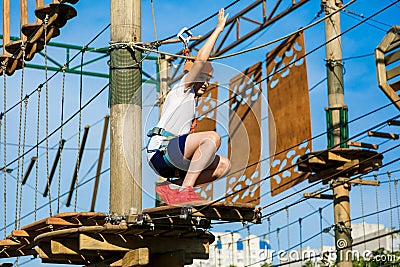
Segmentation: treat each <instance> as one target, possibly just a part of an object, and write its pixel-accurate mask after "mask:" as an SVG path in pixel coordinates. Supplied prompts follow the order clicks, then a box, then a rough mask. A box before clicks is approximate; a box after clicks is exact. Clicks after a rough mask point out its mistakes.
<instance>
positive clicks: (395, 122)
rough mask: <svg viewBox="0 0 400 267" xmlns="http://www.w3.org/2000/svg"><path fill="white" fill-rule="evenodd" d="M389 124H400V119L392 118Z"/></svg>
mask: <svg viewBox="0 0 400 267" xmlns="http://www.w3.org/2000/svg"><path fill="white" fill-rule="evenodd" d="M388 124H389V125H395V126H400V121H398V120H390V121H388Z"/></svg>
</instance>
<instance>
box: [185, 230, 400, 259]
mask: <svg viewBox="0 0 400 267" xmlns="http://www.w3.org/2000/svg"><path fill="white" fill-rule="evenodd" d="M351 227H352V238H353V244H355V245H354V246H353V249H352V253H353V255H355V256H362V255H365V252H366V251H374V250H377V249H379V248H384V249H385V250H388V251H392V248H393V251H400V238H399V236H398V235H393V236H392V235H386V236H383V237H381V238H379V239H374V238H376V237H377V236H382V235H385V234H386V233H389V232H390V231H391V230H390V229H387V228H385V227H384V225H383V224H379V225H378V224H364V226H363V224H352V226H351ZM213 234H214V236H215V242H214V243H213V244H211V245H210V258H209V259H208V260H194V261H193V264H192V265H189V266H193V267H233V266H235V267H243V266H248V265H250V264H251V266H255V267H257V266H262V265H264V264H265V263H268V264H270V263H272V253H273V250H272V248H271V245H270V242H269V240H266V239H264V238H262V237H261V238H260V237H257V236H255V235H250V236H248V237H242V236H241V235H240V234H239V233H235V232H230V231H226V232H213ZM369 239H372V240H371V241H369V242H366V243H365V244H364V243H362V242H363V241H364V240H369ZM358 243H360V244H358ZM357 244H358V245H357ZM334 251H335V246H323V247H322V248H317V249H313V248H310V247H304V248H303V249H302V250H301V251H300V250H293V251H290V252H289V253H290V254H289V253H288V254H286V255H285V256H283V257H279V258H278V257H277V255H276V252H275V254H274V262H276V260H278V261H279V263H284V262H288V261H290V262H291V264H290V267H302V266H303V265H304V264H305V263H306V262H308V261H311V262H312V263H313V265H314V266H321V265H320V264H319V263H320V262H321V260H322V259H323V258H321V255H323V254H325V257H324V260H326V261H327V262H329V263H332V262H334V261H335V256H336V254H335V252H334ZM287 266H289V265H287Z"/></svg>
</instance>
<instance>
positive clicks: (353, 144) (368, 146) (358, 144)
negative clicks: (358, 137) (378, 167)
mask: <svg viewBox="0 0 400 267" xmlns="http://www.w3.org/2000/svg"><path fill="white" fill-rule="evenodd" d="M347 144H348V145H349V146H355V147H363V148H370V149H375V150H377V149H378V148H379V146H378V145H375V144H368V143H362V142H354V141H349V142H347Z"/></svg>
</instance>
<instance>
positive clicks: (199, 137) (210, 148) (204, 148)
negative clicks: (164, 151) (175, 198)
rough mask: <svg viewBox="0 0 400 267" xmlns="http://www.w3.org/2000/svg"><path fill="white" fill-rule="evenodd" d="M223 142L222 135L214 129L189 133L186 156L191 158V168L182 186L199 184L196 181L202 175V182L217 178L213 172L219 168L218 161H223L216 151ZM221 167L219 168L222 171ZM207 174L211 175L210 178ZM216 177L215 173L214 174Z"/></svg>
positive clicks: (224, 161)
mask: <svg viewBox="0 0 400 267" xmlns="http://www.w3.org/2000/svg"><path fill="white" fill-rule="evenodd" d="M220 144H221V137H220V136H219V134H217V133H216V132H213V131H208V132H200V133H194V134H190V135H188V137H187V139H186V143H185V151H184V157H185V158H187V159H190V165H189V169H188V171H187V174H186V176H185V179H184V180H183V183H182V186H184V187H187V186H194V185H195V184H198V183H197V182H196V181H197V179H198V178H199V177H200V175H201V174H202V173H203V172H204V174H202V175H201V177H202V179H201V181H199V182H201V183H204V182H206V181H207V180H211V181H212V180H215V179H216V178H214V179H213V178H212V177H213V173H214V172H215V170H217V167H218V163H219V162H221V164H222V163H226V160H225V159H224V160H223V162H222V161H221V158H220V157H218V158H216V155H215V153H216V152H217V150H218V148H219V146H220ZM220 169H221V167H220V168H219V169H218V170H219V172H221V170H220ZM225 169H226V168H225ZM206 175H209V176H208V178H207V177H206ZM214 177H215V175H214Z"/></svg>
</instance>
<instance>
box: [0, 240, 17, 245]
mask: <svg viewBox="0 0 400 267" xmlns="http://www.w3.org/2000/svg"><path fill="white" fill-rule="evenodd" d="M0 246H4V247H5V246H7V247H8V246H10V247H11V246H21V243H20V242H15V241H13V240H11V239H2V240H0Z"/></svg>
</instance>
